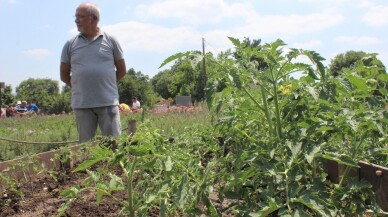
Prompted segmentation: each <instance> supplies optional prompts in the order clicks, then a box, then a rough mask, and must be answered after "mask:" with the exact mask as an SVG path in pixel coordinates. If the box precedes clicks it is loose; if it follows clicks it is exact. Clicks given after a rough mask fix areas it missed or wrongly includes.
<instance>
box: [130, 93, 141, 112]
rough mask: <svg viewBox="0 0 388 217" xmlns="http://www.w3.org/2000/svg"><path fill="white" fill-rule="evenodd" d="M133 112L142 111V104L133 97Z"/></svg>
mask: <svg viewBox="0 0 388 217" xmlns="http://www.w3.org/2000/svg"><path fill="white" fill-rule="evenodd" d="M131 109H132V112H135V113H136V112H138V111H139V110H140V102H139V100H137V98H136V97H132V108H131Z"/></svg>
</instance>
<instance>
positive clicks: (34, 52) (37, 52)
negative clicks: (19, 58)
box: [22, 49, 51, 58]
mask: <svg viewBox="0 0 388 217" xmlns="http://www.w3.org/2000/svg"><path fill="white" fill-rule="evenodd" d="M22 54H23V55H25V56H29V57H36V58H43V57H47V56H50V55H51V52H50V51H49V50H47V49H31V50H24V51H22Z"/></svg>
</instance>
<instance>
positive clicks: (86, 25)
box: [75, 7, 93, 33]
mask: <svg viewBox="0 0 388 217" xmlns="http://www.w3.org/2000/svg"><path fill="white" fill-rule="evenodd" d="M92 21H93V16H92V15H91V14H89V13H88V12H87V10H86V8H84V7H78V8H77V10H76V13H75V23H76V24H77V29H78V31H79V32H80V33H86V32H87V31H88V30H89V29H90V28H91V27H92Z"/></svg>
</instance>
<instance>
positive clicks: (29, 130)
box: [0, 106, 211, 161]
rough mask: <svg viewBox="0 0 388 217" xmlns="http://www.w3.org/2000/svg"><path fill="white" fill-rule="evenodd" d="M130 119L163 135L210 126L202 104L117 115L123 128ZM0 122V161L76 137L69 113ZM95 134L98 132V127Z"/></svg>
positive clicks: (73, 142) (39, 150)
mask: <svg viewBox="0 0 388 217" xmlns="http://www.w3.org/2000/svg"><path fill="white" fill-rule="evenodd" d="M131 119H135V120H136V121H137V123H138V124H141V123H144V122H147V124H149V126H150V127H152V128H156V129H159V130H160V134H162V135H163V137H166V139H167V138H169V137H174V136H178V135H180V134H181V133H183V132H184V131H185V130H188V128H193V127H194V128H201V127H206V126H210V120H211V118H210V115H209V112H208V110H207V109H206V108H204V107H203V106H200V107H196V108H195V109H194V110H190V111H184V110H179V109H174V110H171V111H169V112H164V113H158V114H155V113H151V112H147V111H144V112H143V113H137V114H133V113H129V114H125V115H121V123H122V124H121V126H122V129H123V132H125V130H126V129H127V127H128V121H129V120H131ZM0 124H1V128H0V160H1V161H5V160H9V159H13V158H15V157H18V156H24V155H30V154H35V153H39V152H43V151H48V150H52V149H57V148H60V147H61V146H65V145H74V144H75V143H77V142H76V141H77V140H78V133H77V127H76V121H75V118H74V116H73V115H72V114H63V115H52V116H30V117H13V118H7V119H2V120H0ZM97 135H100V132H99V130H97ZM11 140H12V141H11ZM59 143H63V144H59Z"/></svg>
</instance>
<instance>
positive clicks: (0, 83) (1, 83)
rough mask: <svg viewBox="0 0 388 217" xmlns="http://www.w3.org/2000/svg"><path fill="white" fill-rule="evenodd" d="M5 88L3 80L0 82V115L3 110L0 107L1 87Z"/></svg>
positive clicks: (1, 106)
mask: <svg viewBox="0 0 388 217" xmlns="http://www.w3.org/2000/svg"><path fill="white" fill-rule="evenodd" d="M3 88H5V83H4V82H0V115H1V113H2V112H3V110H2V109H1V108H3V104H2V102H1V98H2V97H1V89H3Z"/></svg>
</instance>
